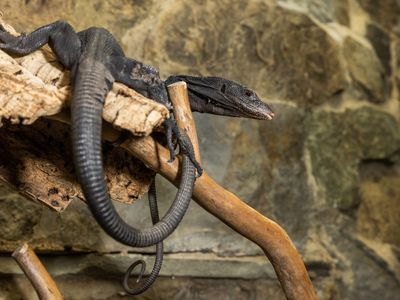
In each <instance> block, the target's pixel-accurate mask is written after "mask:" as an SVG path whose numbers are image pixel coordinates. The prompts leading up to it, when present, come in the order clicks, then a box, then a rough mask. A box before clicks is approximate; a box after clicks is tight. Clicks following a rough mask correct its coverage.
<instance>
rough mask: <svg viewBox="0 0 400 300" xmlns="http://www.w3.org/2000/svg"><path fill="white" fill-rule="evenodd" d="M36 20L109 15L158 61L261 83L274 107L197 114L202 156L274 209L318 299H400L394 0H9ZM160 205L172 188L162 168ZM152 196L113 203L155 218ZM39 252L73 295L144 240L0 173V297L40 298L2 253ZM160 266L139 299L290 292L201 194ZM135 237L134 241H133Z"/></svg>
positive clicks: (140, 54)
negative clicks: (55, 205)
mask: <svg viewBox="0 0 400 300" xmlns="http://www.w3.org/2000/svg"><path fill="white" fill-rule="evenodd" d="M0 10H1V11H2V12H3V14H4V16H3V17H4V19H5V21H7V22H9V23H10V24H12V25H13V26H14V27H15V28H16V29H17V30H19V31H21V32H29V31H31V30H33V29H35V28H37V27H39V26H41V25H44V24H48V23H50V22H53V21H55V20H57V19H64V20H67V21H68V22H70V23H71V24H72V25H73V26H74V27H75V28H76V29H77V30H82V29H85V28H87V27H90V26H102V27H106V28H108V29H109V30H110V31H111V32H112V33H113V34H114V35H115V36H116V37H117V39H118V40H119V41H120V42H121V45H122V46H123V48H124V50H125V51H126V53H127V55H128V56H130V57H134V58H136V59H138V60H141V61H143V62H146V63H149V64H153V65H155V66H157V67H158V68H160V70H161V73H162V75H163V76H165V77H166V76H168V75H169V74H178V73H184V74H195V75H216V76H223V77H227V78H230V79H233V80H237V81H239V82H242V83H244V84H246V85H248V86H249V87H251V88H253V89H255V90H256V91H257V93H258V94H259V95H260V96H261V97H262V98H263V99H265V101H267V102H269V103H270V104H271V105H272V106H273V108H274V111H275V113H276V119H275V120H274V121H272V122H262V121H252V120H240V119H231V118H223V117H215V116H206V115H197V116H196V121H197V124H198V131H199V135H200V142H201V151H202V157H203V162H204V166H205V168H206V169H207V171H208V172H209V173H210V175H211V176H213V177H214V178H215V179H216V180H217V181H218V182H219V183H220V184H221V185H223V186H224V187H226V188H228V189H229V190H231V191H232V192H234V193H236V194H237V195H238V196H239V197H240V198H242V199H244V200H245V201H246V202H247V203H249V204H250V205H251V206H252V207H254V208H256V209H257V210H259V211H260V212H262V213H263V214H265V215H266V216H268V217H270V218H272V219H273V220H275V221H277V222H278V223H279V224H281V225H282V226H283V227H284V228H285V229H286V230H287V232H288V233H289V235H290V236H291V238H292V239H293V241H294V242H295V244H296V246H297V248H298V249H299V251H300V252H301V253H302V255H303V258H304V260H305V263H306V265H307V268H308V270H309V272H310V275H311V277H312V280H313V283H314V285H315V288H316V290H317V294H318V297H319V299H330V300H336V299H354V300H355V299H371V300H373V299H380V300H384V299H400V262H399V260H400V234H399V230H400V130H399V123H398V122H399V118H400V112H399V94H398V93H399V89H398V88H399V83H400V39H399V37H400V17H399V16H400V3H399V1H396V0H386V1H373V0H321V1H316V0H281V1H274V0H259V1H257V0H250V1H248V0H236V1H227V0H221V1H199V0H193V1H183V0H167V1H155V0H149V1H143V0H113V1H112V0H106V1H100V0H89V1H78V0H62V1H61V0H53V1H50V0H12V1H11V0H2V1H1V5H0ZM0 167H1V166H0ZM158 186H159V194H160V197H159V198H160V202H161V209H162V210H165V209H166V208H167V207H168V205H169V203H170V202H169V201H170V199H172V198H173V195H174V189H172V188H171V187H170V186H169V184H168V183H167V182H165V181H163V180H159V182H158ZM146 202H147V201H142V200H140V201H137V203H136V204H135V205H132V206H129V207H126V206H122V205H119V207H120V209H121V213H122V214H123V215H124V217H125V218H126V219H129V220H131V222H132V223H135V224H138V225H139V224H140V225H142V226H144V225H145V224H149V220H150V218H149V216H148V215H147V214H148V210H147V206H146V204H147V203H146ZM20 240H26V241H29V242H30V244H31V245H33V246H34V247H35V249H37V251H39V252H41V253H42V256H41V257H42V258H43V260H44V261H45V262H46V266H47V267H48V268H49V270H50V271H51V272H52V273H53V274H54V275H55V279H56V281H57V283H58V284H59V286H60V288H61V290H62V292H63V293H64V295H65V297H66V299H122V298H124V297H123V293H121V292H122V288H121V286H120V283H119V279H120V278H121V275H122V273H123V272H124V270H125V269H126V268H127V266H128V265H129V263H130V262H131V261H133V260H134V259H135V258H137V257H141V256H142V257H144V258H145V259H146V260H148V261H149V262H150V266H151V265H152V258H153V255H152V252H153V251H154V250H153V249H151V248H150V249H145V250H144V251H145V254H140V253H141V252H142V251H143V250H138V251H136V250H132V249H131V248H128V247H125V246H121V245H120V244H118V243H116V242H114V241H112V240H111V239H110V238H108V237H107V236H106V235H105V234H103V233H102V232H101V230H99V228H98V227H97V225H96V224H95V223H94V221H93V220H92V218H91V216H90V214H89V211H88V210H87V208H86V206H85V204H84V203H82V202H79V201H74V202H73V203H72V204H71V205H70V206H69V207H68V209H67V210H66V211H65V212H63V213H61V214H58V213H55V212H53V211H50V210H49V209H47V208H46V207H44V206H43V205H41V204H38V203H33V202H30V201H27V200H26V199H24V198H21V197H20V196H18V195H17V194H15V192H13V191H12V190H10V189H9V188H8V187H6V186H2V187H1V188H0V251H1V253H2V254H1V256H0V275H1V276H0V299H21V298H24V299H35V294H34V292H33V289H32V288H31V287H30V284H29V282H28V281H27V280H26V279H24V277H23V276H22V275H20V271H19V269H18V267H17V266H16V264H15V263H14V262H13V261H12V260H11V259H10V258H9V254H10V252H12V251H13V250H14V249H15V247H16V246H17V244H18V243H19V241H20ZM166 251H167V252H168V254H167V255H166V256H165V263H164V267H163V269H162V271H161V275H162V277H161V278H160V279H159V280H158V281H157V282H156V284H155V285H154V286H153V288H152V289H151V290H150V291H149V292H147V293H146V294H144V295H142V296H140V297H137V299H271V300H272V299H274V300H275V299H284V296H283V294H282V292H281V289H280V286H279V284H278V282H277V280H276V279H275V275H274V272H273V269H272V268H271V266H270V264H269V263H268V262H267V260H266V259H265V257H264V256H263V253H262V252H261V251H260V249H258V247H257V246H255V245H253V244H252V243H250V242H248V241H246V240H245V239H244V238H242V237H241V236H239V235H237V234H236V233H235V232H233V231H232V230H230V229H229V228H228V227H227V226H225V225H224V224H222V223H221V222H219V221H218V220H217V219H216V218H214V217H213V216H211V215H209V214H208V213H206V212H205V211H204V210H203V209H201V208H200V207H199V206H198V205H197V204H196V203H193V204H191V207H190V209H189V212H188V214H187V215H186V217H185V219H184V221H183V222H182V224H181V225H180V227H179V229H178V230H177V231H176V232H175V233H174V234H173V235H172V236H171V237H170V238H169V239H168V240H167V241H166ZM128 252H129V253H128Z"/></svg>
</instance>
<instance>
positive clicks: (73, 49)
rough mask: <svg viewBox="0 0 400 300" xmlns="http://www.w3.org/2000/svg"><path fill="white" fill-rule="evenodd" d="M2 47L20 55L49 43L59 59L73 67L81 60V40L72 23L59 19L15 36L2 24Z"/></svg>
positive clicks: (0, 38)
mask: <svg viewBox="0 0 400 300" xmlns="http://www.w3.org/2000/svg"><path fill="white" fill-rule="evenodd" d="M0 40H1V41H2V42H3V43H1V44H0V49H4V50H6V51H8V52H12V53H14V54H18V55H27V54H30V53H32V52H33V51H35V50H37V49H39V48H41V47H42V46H44V45H45V44H47V43H48V44H49V46H50V47H51V49H52V50H53V51H54V53H55V54H56V56H57V58H58V60H59V61H60V62H61V63H62V64H63V65H64V66H65V67H67V68H68V69H72V68H73V67H74V66H75V65H76V63H77V62H78V60H79V55H80V50H81V41H80V39H79V37H78V35H77V34H76V32H75V31H74V29H73V28H72V26H71V25H69V24H68V23H66V22H64V21H57V22H54V23H52V24H49V25H45V26H42V27H40V28H38V29H36V30H35V31H33V32H32V33H30V34H28V35H25V34H23V35H20V36H18V37H15V36H13V35H11V34H10V33H8V32H7V31H5V30H4V28H3V27H2V26H0Z"/></svg>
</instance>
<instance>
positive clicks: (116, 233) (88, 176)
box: [71, 65, 195, 247]
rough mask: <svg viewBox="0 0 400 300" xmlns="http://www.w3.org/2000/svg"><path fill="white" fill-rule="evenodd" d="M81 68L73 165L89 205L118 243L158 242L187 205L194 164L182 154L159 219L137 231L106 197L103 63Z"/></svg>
mask: <svg viewBox="0 0 400 300" xmlns="http://www.w3.org/2000/svg"><path fill="white" fill-rule="evenodd" d="M81 69H82V68H81V66H80V67H79V68H78V70H77V73H76V75H75V79H74V91H73V101H72V106H71V109H72V111H71V112H72V124H73V126H72V145H73V153H74V163H75V168H76V171H77V175H78V179H79V182H80V184H81V187H82V190H83V193H84V195H85V198H86V200H87V203H88V205H89V208H90V210H91V211H92V214H93V215H94V217H95V219H96V220H97V222H98V223H99V224H100V225H101V227H102V228H103V229H104V230H105V231H106V232H107V233H108V234H109V235H110V236H112V237H113V238H115V239H116V240H118V241H119V242H121V243H124V244H126V245H130V246H133V247H147V246H151V245H154V244H157V243H159V242H161V241H162V240H164V239H165V238H166V237H167V236H168V235H170V234H171V233H172V232H173V231H174V230H175V228H176V227H177V225H178V224H179V222H180V221H181V220H182V218H183V215H184V214H185V212H186V210H187V208H188V206H189V203H190V198H191V195H192V190H193V184H194V181H195V169H194V166H193V164H192V163H191V161H190V159H189V158H187V156H185V155H184V156H183V159H182V178H181V184H180V187H179V189H178V192H177V194H176V197H175V200H174V201H173V203H172V205H171V207H170V209H169V210H168V211H167V213H166V214H165V216H164V217H163V218H162V219H161V221H160V222H158V223H157V224H156V225H154V226H153V227H151V228H146V229H143V230H138V229H136V228H134V227H132V226H130V225H128V224H127V223H126V222H125V221H123V220H122V219H121V218H120V216H119V215H118V213H117V211H116V210H115V208H114V206H113V204H112V202H111V200H110V198H109V195H108V192H107V187H106V184H105V181H104V172H103V163H102V157H101V124H102V118H101V116H102V109H103V102H104V99H105V96H106V94H107V92H108V91H109V88H110V86H111V85H110V84H109V83H107V82H106V79H105V78H106V76H105V75H106V68H105V66H104V68H102V67H101V66H98V65H97V66H92V67H90V68H87V67H85V68H84V70H85V72H84V73H83V71H81Z"/></svg>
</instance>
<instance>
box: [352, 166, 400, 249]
mask: <svg viewBox="0 0 400 300" xmlns="http://www.w3.org/2000/svg"><path fill="white" fill-rule="evenodd" d="M399 171H400V169H399V166H398V165H397V166H387V165H385V164H384V163H378V162H376V161H375V162H370V163H368V162H365V163H363V164H362V165H361V168H360V173H361V183H360V197H361V204H360V207H359V208H358V211H357V214H358V216H357V229H358V232H359V233H360V234H361V235H363V236H365V237H367V238H369V239H371V240H376V241H381V242H383V243H391V244H394V245H395V246H397V247H400V235H399V234H398V228H399V227H400V218H399V216H400V172H399Z"/></svg>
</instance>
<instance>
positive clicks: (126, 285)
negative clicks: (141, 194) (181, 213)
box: [122, 180, 163, 295]
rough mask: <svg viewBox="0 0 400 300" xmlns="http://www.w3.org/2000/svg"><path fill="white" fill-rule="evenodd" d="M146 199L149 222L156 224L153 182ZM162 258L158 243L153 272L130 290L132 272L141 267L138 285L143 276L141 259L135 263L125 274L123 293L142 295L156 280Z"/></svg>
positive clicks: (161, 249)
mask: <svg viewBox="0 0 400 300" xmlns="http://www.w3.org/2000/svg"><path fill="white" fill-rule="evenodd" d="M148 198H149V206H150V215H151V221H152V222H153V224H156V223H157V222H158V221H160V218H159V216H158V206H157V195H156V183H155V180H153V182H152V183H151V185H150V188H149V192H148ZM162 258H163V242H160V243H158V244H157V245H156V260H155V262H154V266H153V270H152V271H151V272H150V274H149V276H148V277H147V278H146V280H145V281H144V282H143V283H142V284H141V285H140V286H138V287H136V288H131V287H130V286H129V283H128V280H129V277H130V275H131V273H132V270H133V269H134V268H135V267H136V266H137V265H141V266H142V268H141V270H140V273H139V277H138V279H137V282H138V283H139V282H140V281H141V279H142V277H143V275H144V272H145V269H146V262H145V261H144V260H142V259H140V260H137V261H135V262H134V263H133V264H132V265H130V267H129V268H128V270H127V271H126V273H125V276H124V280H123V282H122V286H123V287H124V290H125V292H127V293H128V294H130V295H139V294H141V293H143V292H144V291H145V290H147V289H148V288H149V287H150V286H151V285H152V284H153V283H154V281H155V280H156V279H157V276H158V273H159V272H160V270H161V265H162Z"/></svg>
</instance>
